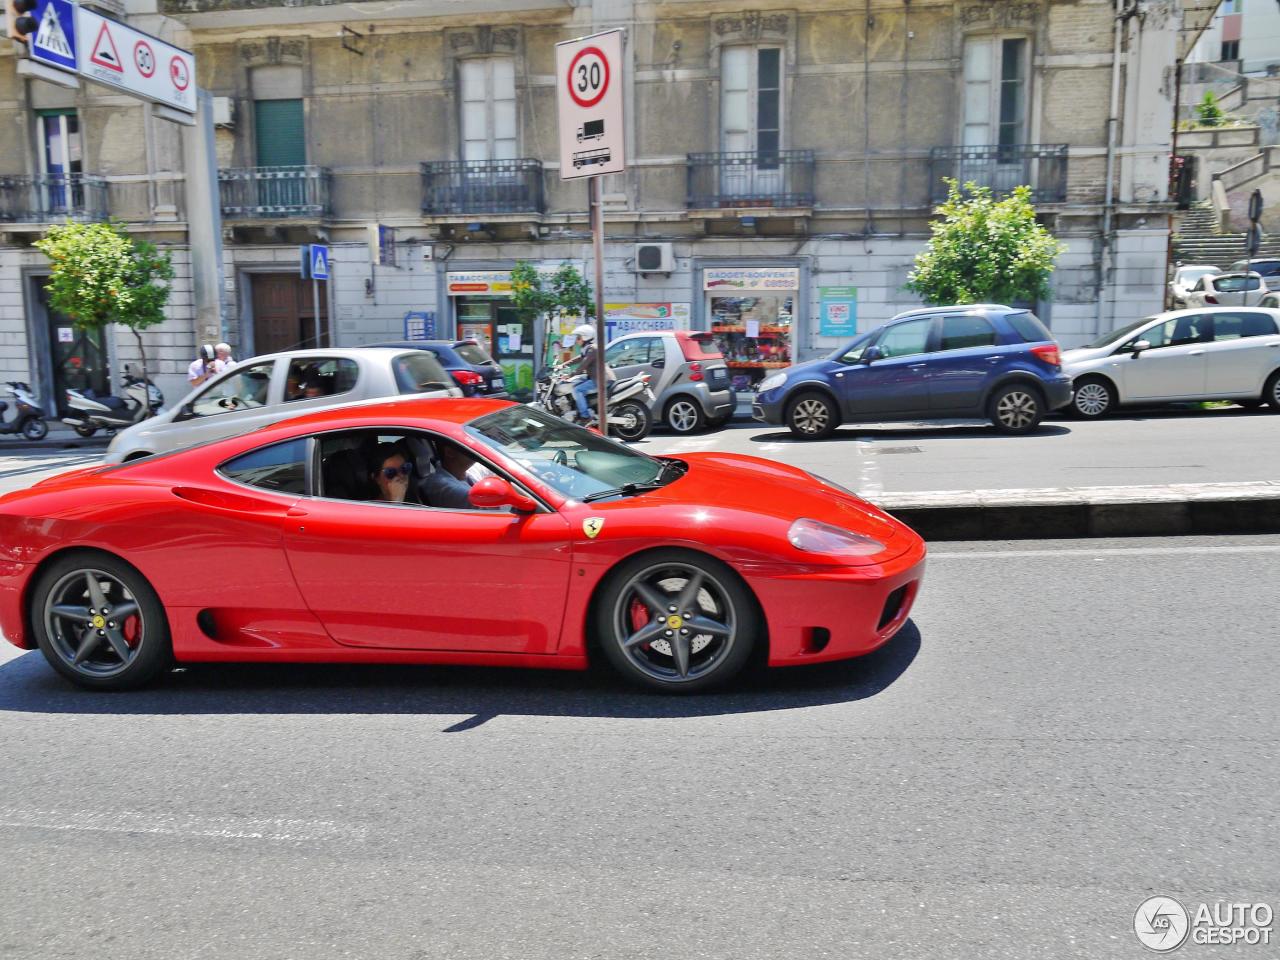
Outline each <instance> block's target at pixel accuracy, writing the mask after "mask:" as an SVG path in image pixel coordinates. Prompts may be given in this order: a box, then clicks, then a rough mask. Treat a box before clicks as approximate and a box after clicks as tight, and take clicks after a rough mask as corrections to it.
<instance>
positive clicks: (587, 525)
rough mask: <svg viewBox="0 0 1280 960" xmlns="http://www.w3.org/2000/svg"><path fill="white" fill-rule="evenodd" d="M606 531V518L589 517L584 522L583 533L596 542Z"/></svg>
mask: <svg viewBox="0 0 1280 960" xmlns="http://www.w3.org/2000/svg"><path fill="white" fill-rule="evenodd" d="M603 529H604V517H587V519H585V520H583V521H582V532H583V533H585V534H586V535H587V536H588V537H590V538H591V539H592V540H594V539H595V538H596V537H598V536H599V535H600V531H601V530H603Z"/></svg>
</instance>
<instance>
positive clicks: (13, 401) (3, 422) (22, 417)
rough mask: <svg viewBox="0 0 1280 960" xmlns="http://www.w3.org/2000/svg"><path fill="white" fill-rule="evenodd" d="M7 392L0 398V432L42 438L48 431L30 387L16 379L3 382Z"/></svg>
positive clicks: (28, 437) (33, 438)
mask: <svg viewBox="0 0 1280 960" xmlns="http://www.w3.org/2000/svg"><path fill="white" fill-rule="evenodd" d="M5 386H6V387H8V388H9V389H8V392H7V393H5V394H4V396H5V398H6V399H4V400H0V433H20V434H22V436H23V437H25V438H26V439H27V440H43V439H44V438H45V436H46V435H47V434H48V433H49V425H48V424H47V423H45V422H44V411H42V410H41V409H40V405H39V404H38V403H36V398H35V395H34V394H33V393H32V392H31V387H30V386H28V385H27V384H25V383H20V382H18V381H17V380H10V381H9V382H8V383H6V384H5Z"/></svg>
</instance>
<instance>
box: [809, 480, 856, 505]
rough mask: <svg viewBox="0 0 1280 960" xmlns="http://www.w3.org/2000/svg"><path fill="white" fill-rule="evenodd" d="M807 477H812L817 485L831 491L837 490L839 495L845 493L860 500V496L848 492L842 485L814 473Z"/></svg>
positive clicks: (853, 492)
mask: <svg viewBox="0 0 1280 960" xmlns="http://www.w3.org/2000/svg"><path fill="white" fill-rule="evenodd" d="M809 476H811V477H813V479H815V480H817V481H818V482H819V483H821V484H823V485H824V486H828V487H830V488H831V489H832V490H839V491H840V492H841V493H847V494H848V495H849V496H851V497H858V499H859V500H861V499H862V498H861V497H860V496H858V494H857V492H856V491H854V490H850V489H849V488H848V487H846V486H845V485H844V484H842V483H836V482H835V481H834V480H828V479H827V478H826V477H823V476H820V475H818V474H816V473H810V474H809Z"/></svg>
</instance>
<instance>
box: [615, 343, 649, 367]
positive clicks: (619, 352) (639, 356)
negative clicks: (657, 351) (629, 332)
mask: <svg viewBox="0 0 1280 960" xmlns="http://www.w3.org/2000/svg"><path fill="white" fill-rule="evenodd" d="M651 342H652V338H650V337H636V338H634V339H632V340H624V341H623V342H622V343H615V344H614V345H613V346H611V347H608V348H606V350H605V352H604V362H605V363H607V364H608V365H609V366H611V367H626V366H630V365H631V364H635V363H648V362H649V344H650V343H651Z"/></svg>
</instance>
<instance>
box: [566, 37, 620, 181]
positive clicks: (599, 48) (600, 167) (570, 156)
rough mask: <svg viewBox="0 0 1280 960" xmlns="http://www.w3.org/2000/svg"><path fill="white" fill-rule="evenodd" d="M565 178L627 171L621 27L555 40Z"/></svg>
mask: <svg viewBox="0 0 1280 960" xmlns="http://www.w3.org/2000/svg"><path fill="white" fill-rule="evenodd" d="M556 105H557V114H558V117H559V121H560V179H561V180H575V179H577V178H579V177H592V176H596V175H597V174H601V173H621V172H622V171H623V170H624V169H626V156H625V152H626V151H625V147H626V141H625V139H624V137H623V128H622V31H621V30H610V31H608V32H606V33H597V34H595V35H594V36H591V37H582V38H580V39H578V40H567V41H565V42H564V43H558V44H556Z"/></svg>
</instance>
